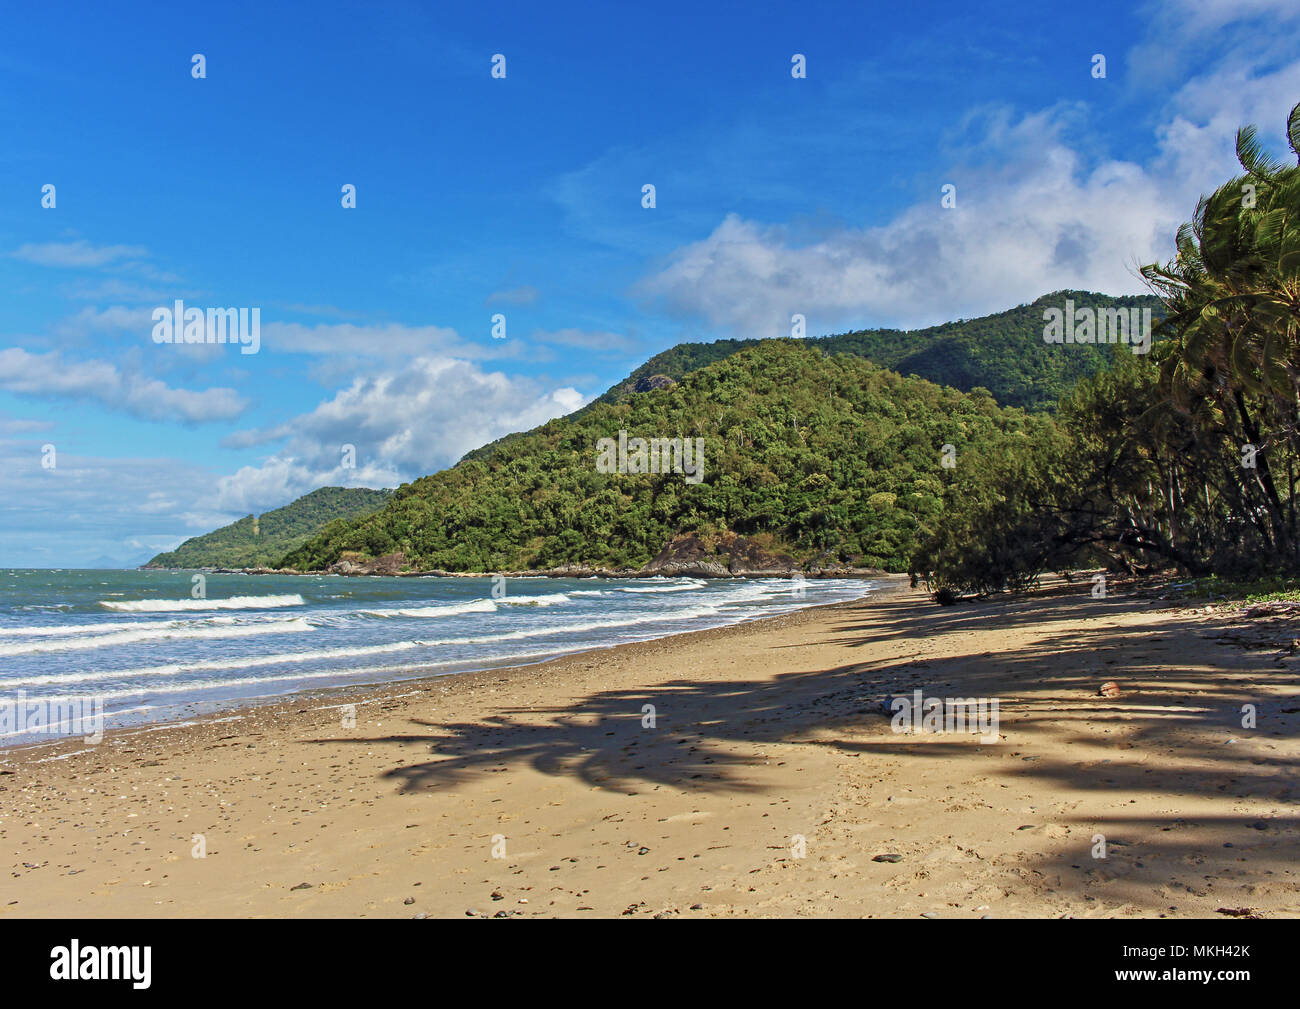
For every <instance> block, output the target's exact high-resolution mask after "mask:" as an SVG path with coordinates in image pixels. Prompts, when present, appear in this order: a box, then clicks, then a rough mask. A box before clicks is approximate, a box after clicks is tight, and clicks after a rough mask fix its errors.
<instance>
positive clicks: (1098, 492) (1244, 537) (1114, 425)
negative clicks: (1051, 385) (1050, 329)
mask: <svg viewBox="0 0 1300 1009" xmlns="http://www.w3.org/2000/svg"><path fill="white" fill-rule="evenodd" d="M1287 137H1288V141H1289V145H1290V148H1291V155H1292V159H1293V163H1291V164H1285V163H1283V162H1280V161H1276V160H1274V159H1272V158H1270V157H1269V156H1268V155H1267V154H1265V153H1264V151H1263V149H1262V146H1261V144H1260V142H1259V139H1258V135H1257V131H1256V130H1255V128H1254V127H1250V126H1247V127H1244V128H1242V129H1241V130H1239V131H1238V134H1237V144H1236V147H1237V158H1238V161H1239V162H1240V164H1241V168H1242V173H1241V174H1240V175H1237V176H1235V177H1234V178H1232V179H1230V180H1228V181H1227V182H1225V183H1224V184H1223V185H1222V186H1220V187H1219V188H1218V189H1216V190H1215V191H1214V192H1213V193H1211V194H1210V195H1208V196H1205V197H1203V198H1202V199H1201V200H1200V202H1199V204H1198V205H1197V207H1196V210H1195V213H1194V214H1193V216H1192V219H1191V220H1190V221H1189V222H1188V223H1186V224H1184V225H1183V226H1182V227H1181V228H1180V229H1179V230H1178V234H1177V242H1176V253H1175V255H1174V257H1173V258H1172V259H1171V260H1170V261H1169V262H1167V263H1157V264H1151V265H1148V266H1145V267H1143V269H1142V275H1143V277H1144V278H1145V279H1146V281H1147V282H1148V284H1149V285H1150V287H1151V289H1152V290H1153V291H1154V292H1156V293H1157V294H1158V295H1159V296H1160V298H1161V300H1162V301H1163V303H1164V305H1165V306H1166V314H1165V318H1164V319H1163V321H1162V322H1161V323H1160V324H1159V325H1158V326H1157V327H1156V336H1157V343H1156V346H1155V348H1154V350H1153V352H1152V354H1151V355H1150V358H1149V359H1146V358H1141V357H1134V356H1131V355H1125V354H1119V355H1117V356H1116V357H1115V363H1114V364H1113V366H1112V367H1110V368H1108V369H1107V370H1105V371H1101V372H1098V373H1096V374H1094V375H1093V376H1091V377H1088V378H1085V379H1083V380H1081V381H1080V382H1079V383H1078V385H1077V386H1076V387H1075V388H1074V389H1073V390H1072V391H1071V392H1070V393H1069V394H1068V395H1067V396H1066V397H1065V398H1064V400H1063V401H1062V404H1061V407H1060V410H1059V412H1058V415H1057V419H1056V426H1055V430H1054V431H1053V432H1052V434H1051V440H1043V441H1038V442H1035V443H1032V444H1029V445H1026V446H1025V450H1024V452H1023V454H1022V455H1021V456H1020V457H1019V458H1017V459H1014V460H1004V461H1003V462H1002V464H1001V466H1000V468H999V470H998V472H997V473H996V474H994V475H992V476H987V477H986V475H983V474H981V475H978V477H977V478H972V479H977V480H978V481H982V482H983V483H982V486H980V487H979V488H978V493H972V494H967V495H957V496H954V497H951V498H950V499H949V505H950V513H949V514H950V516H951V521H949V522H947V523H945V524H944V525H943V526H941V527H939V528H938V529H937V531H936V533H935V535H934V536H933V537H931V539H930V540H929V541H927V543H926V545H925V554H926V555H927V556H928V557H929V558H930V559H931V564H930V565H929V567H928V568H927V572H928V574H929V575H930V577H931V580H932V582H934V583H938V584H939V585H941V586H946V587H948V588H949V590H950V591H952V590H958V591H960V590H965V591H984V590H989V589H996V588H1005V587H1013V588H1014V587H1017V586H1018V585H1021V584H1024V583H1026V582H1028V581H1032V579H1033V578H1034V577H1035V576H1036V575H1037V573H1038V572H1039V571H1042V570H1044V569H1047V568H1051V567H1057V568H1060V567H1065V566H1070V565H1079V564H1084V563H1090V562H1091V563H1096V562H1098V561H1100V562H1102V563H1105V564H1107V565H1108V566H1111V567H1114V568H1117V569H1120V570H1129V571H1134V570H1136V571H1142V570H1149V569H1151V568H1156V567H1172V568H1176V569H1178V570H1181V571H1184V572H1187V573H1190V574H1192V575H1198V576H1207V575H1219V576H1224V577H1229V578H1238V579H1242V578H1260V577H1270V576H1271V577H1277V576H1281V575H1286V574H1294V573H1296V571H1297V569H1298V568H1300V527H1298V526H1297V521H1298V517H1297V514H1296V490H1297V480H1300V414H1298V408H1300V400H1298V398H1297V394H1298V390H1300V105H1298V106H1296V108H1294V109H1293V110H1292V112H1291V114H1290V116H1289V117H1288V122H1287ZM989 481H991V482H989Z"/></svg>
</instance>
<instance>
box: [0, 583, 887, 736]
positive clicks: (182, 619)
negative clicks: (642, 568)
mask: <svg viewBox="0 0 1300 1009" xmlns="http://www.w3.org/2000/svg"><path fill="white" fill-rule="evenodd" d="M192 577H193V576H192V575H191V574H190V573H182V572H165V571H87V570H3V569H0V746H6V745H14V744H17V743H25V742H33V741H38V740H41V739H51V738H55V737H56V736H57V735H60V734H62V735H69V734H77V735H84V734H86V732H87V731H88V730H86V728H85V724H84V723H83V722H80V721H77V720H76V718H75V717H74V718H68V717H64V716H68V715H69V714H70V713H72V712H78V711H79V712H81V713H83V714H84V713H86V712H89V711H90V710H92V708H93V709H94V710H98V711H101V712H102V717H103V725H104V727H105V728H115V727H119V726H123V725H141V724H146V723H151V722H159V721H171V720H175V719H177V718H185V717H189V716H192V715H195V714H202V713H211V712H214V711H221V710H225V709H230V708H234V707H239V706H243V705H245V704H248V703H256V702H258V701H262V700H269V699H274V698H277V697H283V696H284V695H286V694H293V693H300V692H303V691H308V690H316V689H320V688H330V687H340V686H348V685H355V684H382V683H393V682H396V681H401V680H405V679H414V678H418V677H425V676H432V675H442V674H454V673H457V672H464V671H467V670H474V669H485V668H490V667H495V666H503V665H518V664H522V663H529V662H539V661H542V660H544V659H547V658H550V657H552V656H555V655H561V654H565V653H569V652H577V651H583V650H587V649H592V648H604V647H608V646H611V645H617V644H621V643H623V642H628V641H638V640H645V639H648V638H655V637H662V636H664V635H667V634H676V633H680V632H682V631H691V630H700V629H703V628H709V627H720V626H723V625H726V624H734V623H738V622H740V621H743V620H749V619H753V618H756V617H764V616H771V615H775V614H778V613H785V612H789V611H791V610H794V609H799V608H801V607H804V606H813V605H819V604H823V603H831V602H841V601H845V600H849V599H855V598H859V597H861V596H864V595H867V594H869V593H870V592H871V591H872V589H873V588H874V587H875V586H874V583H872V582H870V581H863V580H857V579H814V580H809V581H806V582H802V583H796V582H792V581H788V580H785V579H736V580H725V581H718V580H704V579H694V578H662V579H661V578H656V579H628V580H621V579H620V580H616V579H563V578H511V579H506V580H505V581H504V582H498V583H496V584H495V585H494V582H493V580H492V579H491V578H489V577H483V578H373V577H366V578H345V577H340V576H332V575H321V576H293V575H284V576H276V575H233V574H232V575H217V574H210V575H206V576H205V579H206V584H205V585H204V586H203V593H202V595H203V598H194V591H195V589H194V585H193V582H192ZM800 586H801V587H802V596H800V595H799V587H800ZM494 588H495V597H494ZM78 705H80V706H81V707H78Z"/></svg>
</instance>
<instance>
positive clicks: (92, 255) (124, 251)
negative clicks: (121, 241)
mask: <svg viewBox="0 0 1300 1009" xmlns="http://www.w3.org/2000/svg"><path fill="white" fill-rule="evenodd" d="M10 255H11V256H13V257H14V258H15V259H21V260H23V261H24V262H27V263H35V264H36V265H37V266H57V267H63V268H65V269H66V268H82V269H84V268H87V267H99V266H108V265H110V264H113V263H117V262H120V261H122V260H128V259H139V258H141V257H143V256H145V255H148V250H147V249H145V248H143V247H142V246H139V245H92V244H91V243H90V242H87V241H86V240H85V239H77V240H76V241H73V242H28V243H27V244H25V245H21V246H19V247H18V248H17V249H15V250H14V251H13V252H11V253H10Z"/></svg>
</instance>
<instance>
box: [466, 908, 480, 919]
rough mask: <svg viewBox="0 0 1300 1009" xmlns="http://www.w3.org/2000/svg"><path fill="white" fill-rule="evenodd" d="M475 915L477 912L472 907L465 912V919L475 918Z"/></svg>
mask: <svg viewBox="0 0 1300 1009" xmlns="http://www.w3.org/2000/svg"><path fill="white" fill-rule="evenodd" d="M477 915H478V911H477V910H476V909H474V908H472V907H471V908H469V910H467V911H466V912H465V917H466V918H473V917H476V916H477Z"/></svg>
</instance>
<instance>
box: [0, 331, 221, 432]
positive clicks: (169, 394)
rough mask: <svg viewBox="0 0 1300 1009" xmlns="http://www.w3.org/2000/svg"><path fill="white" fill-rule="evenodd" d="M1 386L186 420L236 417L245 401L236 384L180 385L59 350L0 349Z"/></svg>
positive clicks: (150, 416)
mask: <svg viewBox="0 0 1300 1009" xmlns="http://www.w3.org/2000/svg"><path fill="white" fill-rule="evenodd" d="M0 389H5V390H7V391H8V392H14V393H20V394H22V395H26V396H68V397H73V398H76V399H83V400H85V399H88V400H94V401H96V402H99V403H103V404H104V405H105V406H109V407H112V408H114V409H117V410H122V411H124V412H125V413H129V414H131V415H132V416H135V417H141V418H145V419H148V420H165V421H173V422H176V421H179V422H182V423H201V422H204V421H216V420H233V419H234V418H236V417H238V416H239V415H240V414H242V413H243V412H244V409H245V406H246V405H247V404H246V403H245V401H244V399H243V398H242V397H241V396H240V395H239V394H238V393H236V392H235V390H234V389H223V388H213V389H202V390H194V389H178V388H174V387H172V386H169V385H167V384H166V383H165V382H161V381H159V380H158V379H155V378H149V377H147V376H145V375H140V374H135V373H131V374H128V373H125V372H123V371H121V370H119V369H118V367H117V366H116V365H114V364H111V363H110V362H108V361H94V360H90V361H68V360H65V359H64V357H63V355H61V354H60V353H59V352H58V351H50V352H49V353H46V354H31V353H28V352H27V351H25V350H23V349H21V348H19V347H10V348H8V349H6V350H0Z"/></svg>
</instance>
